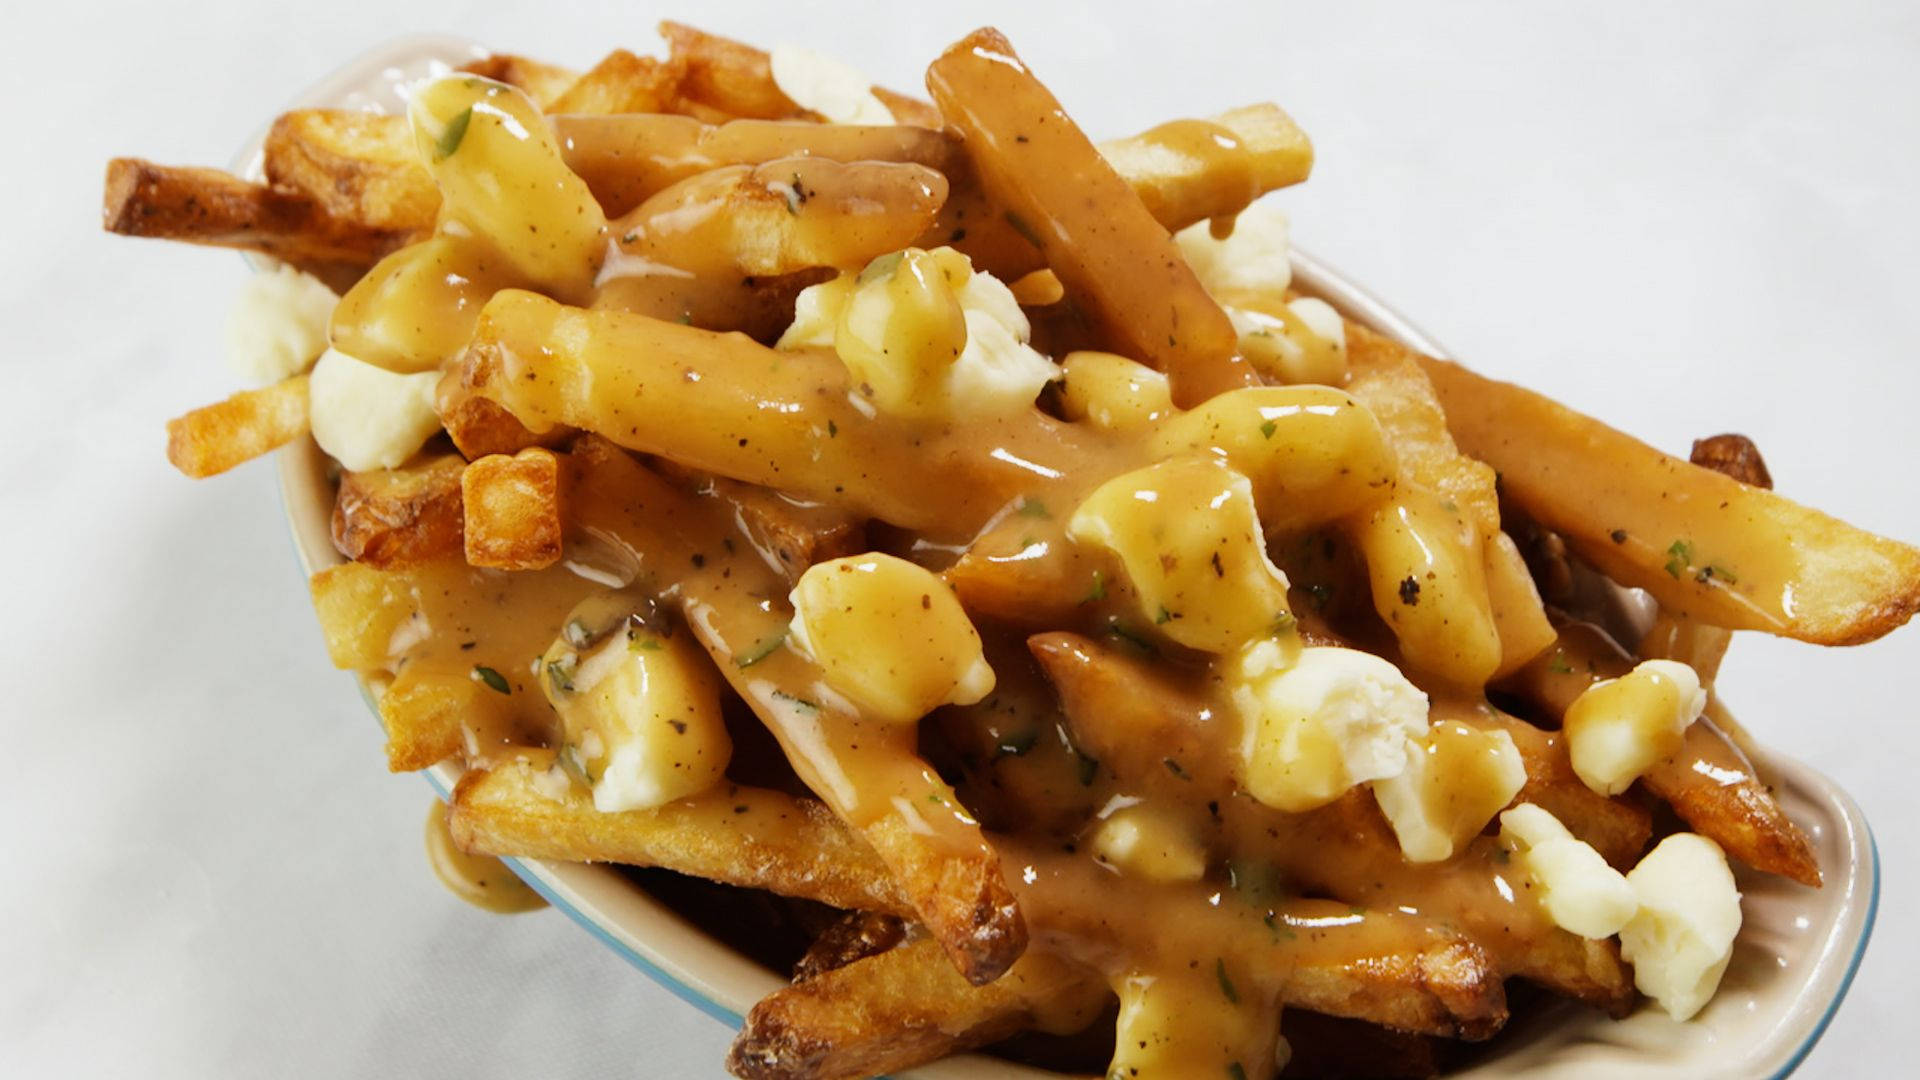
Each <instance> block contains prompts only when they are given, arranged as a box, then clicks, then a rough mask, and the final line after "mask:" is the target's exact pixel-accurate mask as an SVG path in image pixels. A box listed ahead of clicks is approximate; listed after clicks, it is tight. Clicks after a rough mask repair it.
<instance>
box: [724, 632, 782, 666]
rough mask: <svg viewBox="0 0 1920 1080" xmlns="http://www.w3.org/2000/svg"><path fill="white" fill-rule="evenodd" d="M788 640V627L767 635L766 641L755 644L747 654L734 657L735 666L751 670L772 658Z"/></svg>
mask: <svg viewBox="0 0 1920 1080" xmlns="http://www.w3.org/2000/svg"><path fill="white" fill-rule="evenodd" d="M786 640H787V627H784V626H783V627H781V628H780V629H779V630H776V631H774V632H773V633H772V634H769V635H767V637H766V638H765V639H763V640H761V641H758V642H755V643H754V645H753V647H752V648H749V649H748V650H747V651H746V652H743V653H741V654H740V655H738V656H736V657H734V659H733V666H734V667H741V668H750V667H752V666H753V665H755V664H757V663H759V662H760V661H762V660H765V659H766V658H767V657H769V656H772V655H773V654H774V650H776V649H778V648H780V646H781V645H783V644H785V643H786Z"/></svg>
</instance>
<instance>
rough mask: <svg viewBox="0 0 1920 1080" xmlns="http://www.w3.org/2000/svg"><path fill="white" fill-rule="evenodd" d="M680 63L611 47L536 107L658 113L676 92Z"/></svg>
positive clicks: (555, 111)
mask: <svg viewBox="0 0 1920 1080" xmlns="http://www.w3.org/2000/svg"><path fill="white" fill-rule="evenodd" d="M682 71H683V65H681V64H678V63H675V62H673V61H670V60H664V61H663V60H656V59H654V58H653V57H651V56H635V55H634V54H632V53H630V52H628V51H627V50H625V49H615V50H613V51H612V52H610V53H608V54H607V55H606V57H605V58H603V59H602V60H601V61H600V62H599V63H597V64H595V65H593V67H591V68H589V69H588V70H587V72H586V73H585V74H584V75H581V76H580V78H579V79H578V80H576V81H575V82H574V83H573V85H571V86H569V87H567V89H566V90H565V91H564V92H562V93H561V94H560V96H558V97H556V98H554V99H553V101H551V102H549V103H545V104H542V105H541V106H540V107H541V108H542V109H544V110H546V111H547V112H554V113H661V112H666V111H668V110H669V109H670V108H671V107H672V105H673V102H674V99H675V98H677V97H679V96H680V78H681V75H682Z"/></svg>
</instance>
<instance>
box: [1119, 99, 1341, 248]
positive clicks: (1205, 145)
mask: <svg viewBox="0 0 1920 1080" xmlns="http://www.w3.org/2000/svg"><path fill="white" fill-rule="evenodd" d="M1100 153H1101V155H1102V156H1103V157H1105V158H1106V159H1107V161H1108V162H1109V163H1111V164H1112V165H1113V168H1114V171H1116V172H1118V173H1119V174H1120V175H1121V176H1123V177H1126V178H1127V180H1128V182H1129V184H1131V186H1132V187H1133V190H1134V193H1135V194H1137V195H1139V196H1140V201H1141V202H1143V203H1145V204H1146V205H1147V212H1148V213H1150V214H1152V215H1153V217H1154V220H1155V221H1158V222H1159V223H1160V224H1162V225H1164V226H1166V227H1167V230H1168V231H1169V232H1178V231H1179V230H1181V229H1184V228H1186V227H1187V226H1188V225H1192V224H1193V223H1195V222H1197V221H1206V220H1207V219H1209V218H1220V217H1232V216H1233V215H1234V214H1237V213H1239V212H1240V211H1241V210H1243V209H1245V208H1246V206H1247V204H1249V203H1251V202H1253V200H1255V199H1257V198H1259V197H1260V196H1262V195H1264V194H1266V193H1267V192H1269V191H1274V190H1277V189H1279V188H1283V187H1289V186H1291V185H1293V184H1298V183H1300V182H1301V181H1303V180H1305V179H1306V178H1307V175H1308V174H1309V173H1311V172H1312V171H1313V143H1312V142H1310V141H1308V139H1307V133H1306V132H1304V131H1302V130H1300V126H1299V125H1298V124H1295V123H1294V122H1293V118H1292V117H1290V116H1288V115H1287V114H1286V113H1285V112H1284V111H1282V110H1281V108H1280V107H1279V106H1278V105H1271V104H1260V105H1248V106H1245V107H1244V108H1239V109H1233V110H1230V111H1228V112H1224V113H1221V114H1220V115H1218V116H1215V117H1212V118H1211V119H1207V120H1174V121H1171V122H1170V123H1165V124H1161V125H1160V126H1159V127H1156V128H1152V129H1150V130H1148V131H1143V132H1141V133H1140V134H1138V135H1135V136H1132V137H1131V138H1125V139H1115V140H1112V141H1111V142H1104V143H1101V144H1100Z"/></svg>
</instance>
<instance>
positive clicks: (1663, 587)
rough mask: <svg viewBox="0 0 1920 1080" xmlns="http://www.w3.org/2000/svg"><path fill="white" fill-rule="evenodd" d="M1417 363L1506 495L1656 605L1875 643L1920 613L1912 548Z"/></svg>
mask: <svg viewBox="0 0 1920 1080" xmlns="http://www.w3.org/2000/svg"><path fill="white" fill-rule="evenodd" d="M1422 363H1423V365H1424V366H1425V367H1426V370H1427V374H1428V375H1429V376H1430V377H1431V378H1432V379H1433V383H1434V387H1435V389H1436V390H1437V391H1439V394H1440V399H1441V401H1442V403H1443V404H1445V406H1446V410H1447V420H1448V423H1449V425H1450V426H1451V427H1452V430H1453V433H1454V436H1455V437H1456V438H1457V439H1459V440H1460V442H1461V445H1462V446H1463V447H1464V448H1465V449H1466V450H1467V452H1469V453H1471V454H1473V455H1474V456H1475V457H1477V458H1480V459H1481V460H1483V461H1486V462H1488V463H1489V464H1491V465H1492V466H1493V467H1494V468H1496V469H1498V470H1499V471H1500V476H1501V481H1502V486H1503V490H1504V491H1505V492H1506V494H1507V495H1508V496H1509V497H1511V498H1512V499H1514V500H1515V501H1516V502H1517V503H1519V504H1520V505H1521V506H1522V507H1523V508H1524V509H1525V510H1526V511H1527V513H1528V514H1530V515H1531V516H1532V517H1533V518H1535V519H1536V520H1537V521H1539V522H1540V524H1542V525H1544V526H1546V527H1547V528H1549V529H1553V530H1554V531H1556V532H1558V533H1559V534H1560V535H1562V536H1563V537H1565V538H1566V540H1567V543H1568V544H1569V545H1570V546H1572V548H1573V549H1574V550H1575V551H1577V552H1578V553H1579V554H1580V555H1581V556H1582V557H1583V558H1585V559H1587V560H1588V561H1589V562H1591V563H1593V565H1594V566H1596V567H1598V568H1599V569H1600V570H1601V571H1602V572H1603V573H1605V574H1606V575H1607V576H1609V577H1611V578H1613V579H1615V580H1617V581H1619V582H1621V583H1622V584H1626V585H1632V586H1636V587H1638V588H1642V589H1645V590H1647V591H1648V592H1649V593H1652V594H1653V596H1654V598H1655V599H1657V600H1659V601H1660V603H1661V605H1662V606H1663V607H1667V608H1670V609H1672V610H1673V611H1675V612H1678V613H1681V614H1685V615H1689V616H1692V617H1694V618H1696V619H1699V620H1700V621H1701V622H1705V623H1708V624H1711V625H1715V626H1724V627H1727V628H1729V629H1735V630H1765V631H1767V632H1768V633H1771V634H1779V635H1782V636H1785V637H1791V638H1797V639H1799V640H1801V641H1810V642H1814V643H1816V644H1821V645H1853V644H1859V643H1861V642H1866V641H1872V640H1874V639H1875V638H1878V637H1880V636H1882V635H1884V634H1886V633H1888V632H1889V631H1891V630H1893V629H1894V628H1896V627H1898V626H1900V625H1902V624H1903V623H1905V622H1906V621H1907V620H1908V619H1909V618H1911V617H1912V616H1913V613H1914V612H1915V611H1916V610H1920V550H1915V549H1914V548H1911V547H1908V546H1907V545H1905V544H1901V543H1897V542H1895V541H1892V540H1888V539H1885V538H1883V537H1879V536H1875V535H1873V534H1871V533H1867V532H1863V531H1861V530H1859V529H1856V528H1854V527H1853V526H1851V525H1848V524H1846V523H1845V522H1842V521H1838V520H1836V519H1834V518H1831V517H1828V516H1827V515H1825V514H1822V513H1820V512H1819V511H1817V510H1812V509H1809V508H1807V507H1804V506H1801V505H1799V504H1797V503H1794V502H1790V501H1788V500H1786V499H1783V498H1781V497H1779V496H1778V495H1775V494H1773V493H1771V492H1768V491H1764V490H1762V489H1759V488H1754V487H1749V486H1747V485H1745V484H1742V483H1740V482H1739V481H1737V480H1733V479H1729V478H1728V477H1725V476H1722V475H1720V474H1718V473H1715V472H1712V471H1710V470H1707V469H1703V468H1701V467H1699V466H1697V465H1691V464H1688V463H1687V462H1684V461H1680V460H1678V459H1677V458H1672V457H1668V456H1667V455H1665V454H1662V453H1660V452H1659V451H1657V450H1655V449H1653V448H1652V447H1650V446H1647V445H1646V444H1645V443H1642V442H1639V441H1638V440H1636V439H1634V438H1632V437H1631V436H1629V435H1626V434H1623V433H1621V432H1619V431H1615V430H1614V429H1612V428H1610V427H1607V426H1606V425H1605V424H1602V423H1600V422H1599V421H1597V420H1593V419H1590V418H1588V417H1585V416H1582V415H1580V414H1579V413H1576V412H1574V411H1573V410H1571V409H1568V408H1566V407H1565V406H1562V405H1558V404H1556V403H1554V402H1552V401H1549V400H1547V399H1546V398H1544V397H1541V396H1540V395H1538V394H1534V393H1532V392H1530V391H1527V390H1523V389H1521V388H1519V387H1517V386H1513V385H1511V384H1509V383H1501V382H1495V381H1493V380H1491V379H1487V378H1483V377H1481V376H1479V375H1475V374H1473V373H1472V372H1469V371H1467V370H1466V369H1465V368H1462V367H1459V366H1457V365H1454V364H1450V363H1447V362H1445V361H1440V360H1433V359H1428V358H1423V359H1422ZM1655 493H1657V494H1659V495H1660V496H1662V497H1659V498H1655V497H1653V495H1654V494H1655Z"/></svg>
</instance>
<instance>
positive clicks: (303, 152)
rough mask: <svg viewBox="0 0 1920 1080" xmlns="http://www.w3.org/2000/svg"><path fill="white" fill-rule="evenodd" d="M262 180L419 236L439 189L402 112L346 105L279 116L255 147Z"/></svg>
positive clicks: (339, 213)
mask: <svg viewBox="0 0 1920 1080" xmlns="http://www.w3.org/2000/svg"><path fill="white" fill-rule="evenodd" d="M261 157H262V168H263V169H264V170H265V172H266V177H267V182H268V183H269V184H272V185H274V186H276V187H285V188H292V189H294V190H297V191H302V192H305V193H306V194H307V195H308V196H309V197H311V198H312V199H313V200H314V201H315V202H317V203H319V204H320V205H321V206H322V207H323V208H324V209H325V210H326V212H327V213H328V214H329V215H330V216H332V217H333V218H335V219H337V220H341V221H352V222H357V223H359V224H361V225H364V226H366V227H368V228H373V229H384V230H389V231H392V232H395V233H399V234H409V233H417V234H421V235H425V234H426V233H428V232H430V231H432V229H433V219H434V215H435V214H436V213H438V211H439V209H440V191H439V189H438V188H436V187H434V184H433V177H431V176H430V175H428V173H427V170H426V169H425V168H424V167H423V166H422V165H421V164H420V152H419V151H418V150H417V149H415V147H414V144H413V133H412V132H411V131H409V130H408V129H407V122H406V118H405V117H400V116H382V115H379V114H377V113H368V112H357V111H353V110H349V109H295V110H293V111H292V112H286V113H282V114H280V117H279V118H278V119H276V120H275V121H274V122H273V127H271V128H269V129H268V130H267V139H266V142H265V144H264V145H263V146H262V147H261Z"/></svg>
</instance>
